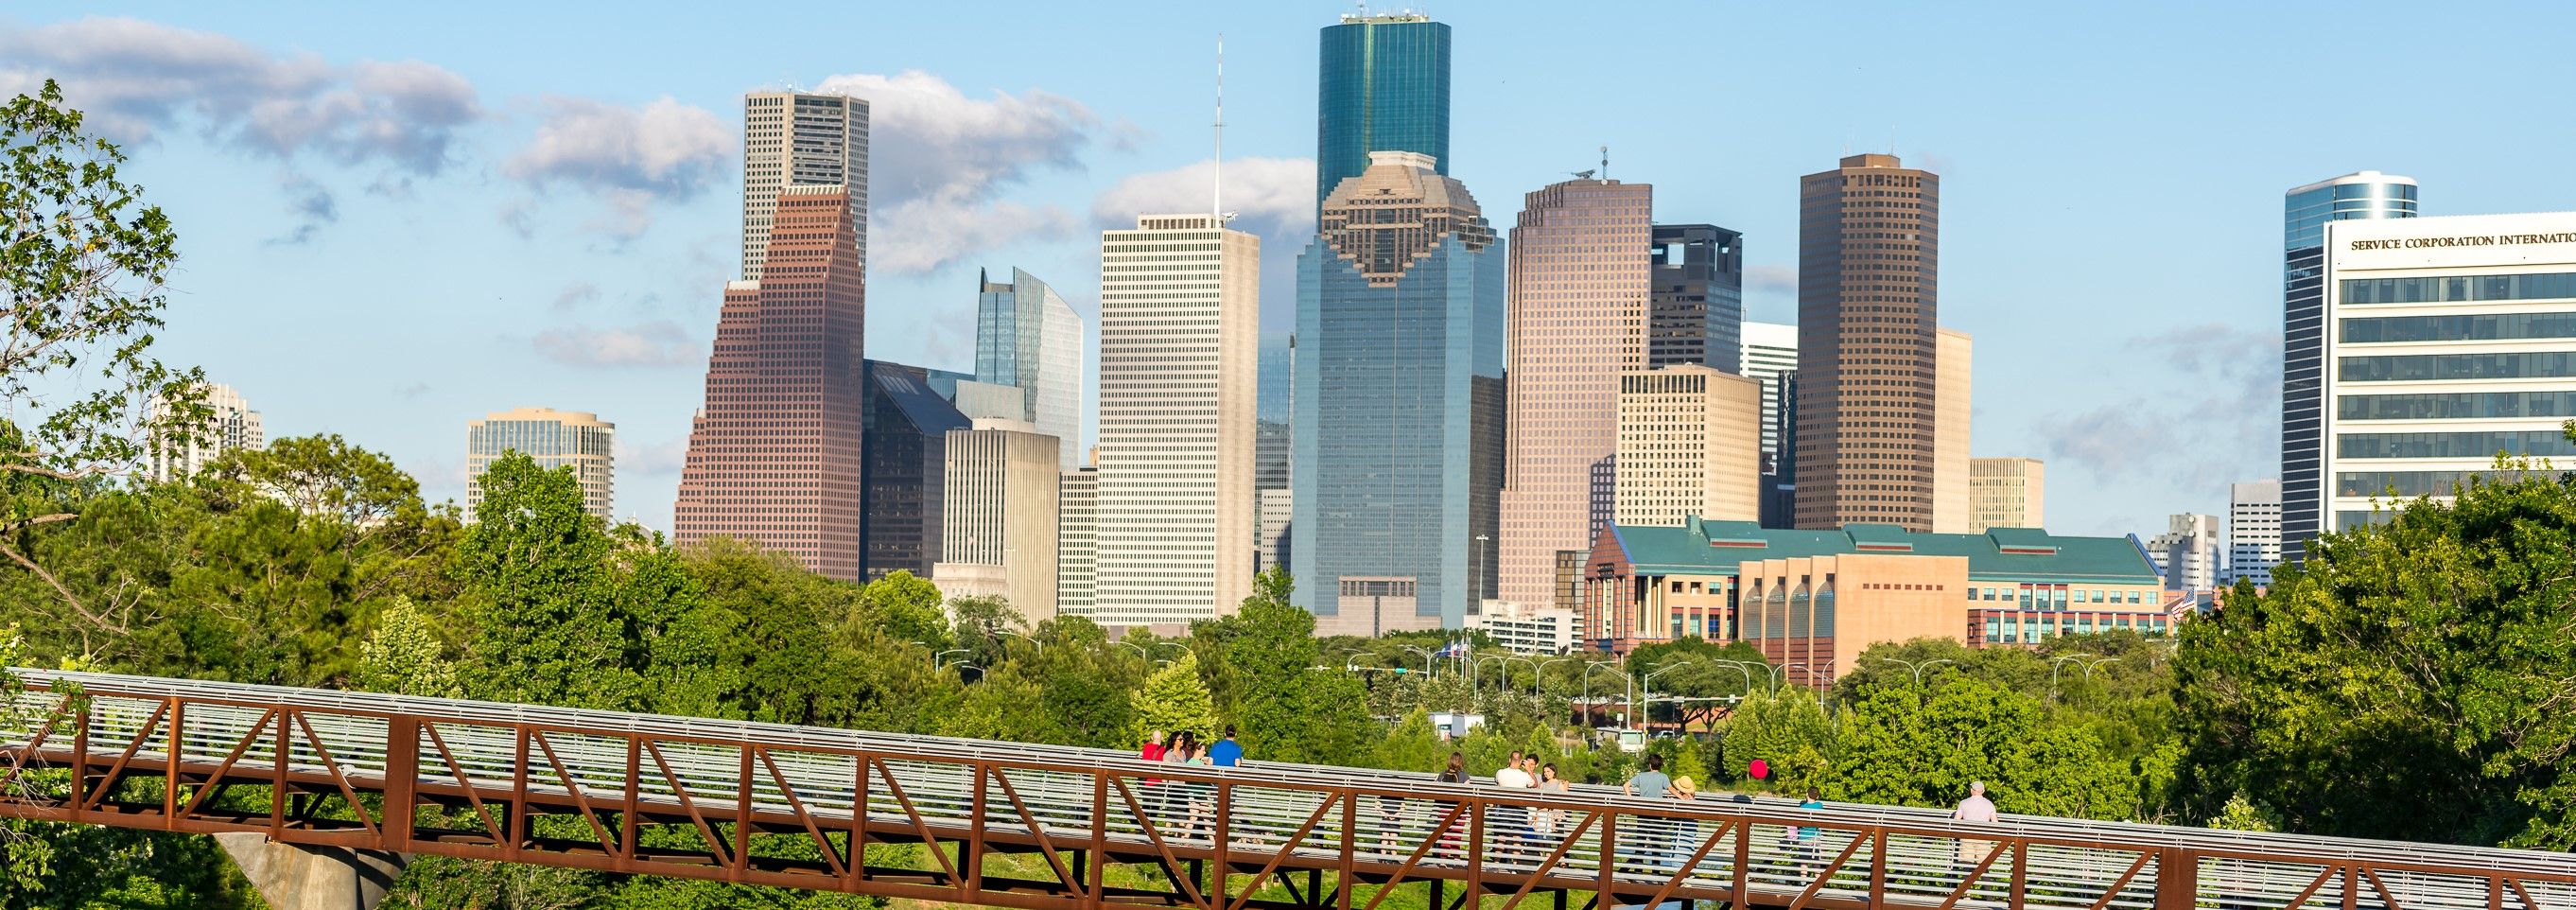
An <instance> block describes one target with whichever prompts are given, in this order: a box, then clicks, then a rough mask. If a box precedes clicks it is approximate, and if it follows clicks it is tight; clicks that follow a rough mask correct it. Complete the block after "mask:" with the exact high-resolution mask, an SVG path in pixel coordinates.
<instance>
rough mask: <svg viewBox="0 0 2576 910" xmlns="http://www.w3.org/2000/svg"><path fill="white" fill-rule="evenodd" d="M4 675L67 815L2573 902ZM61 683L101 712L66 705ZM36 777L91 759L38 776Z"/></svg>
mask: <svg viewBox="0 0 2576 910" xmlns="http://www.w3.org/2000/svg"><path fill="white" fill-rule="evenodd" d="M15 672H16V673H17V675H19V676H20V677H21V678H22V679H24V680H26V681H27V682H28V683H29V686H28V688H27V689H26V691H24V692H22V693H21V694H20V696H19V700H18V705H17V707H18V708H19V710H17V711H15V712H7V713H9V714H10V715H12V716H14V717H16V718H18V719H19V720H20V722H19V723H17V724H16V725H15V726H14V727H12V728H8V729H0V755H5V756H6V759H7V760H6V761H5V762H0V781H8V780H14V781H16V782H18V784H20V786H13V787H8V788H5V793H0V813H6V814H12V815H20V816H28V817H40V818H52V819H58V820H64V821H75V822H88V823H98V824H117V825H128V826H134V827H150V828H163V829H168V830H188V831H217V830H255V831H264V832H267V833H268V834H269V835H270V836H271V837H272V838H275V839H279V840H286V841H293V842H311V843H336V844H344V845H358V846H365V847H369V848H374V849H387V850H397V851H403V850H409V851H417V852H437V853H447V854H451V855H458V856H468V857H476V858H488V859H501V860H507V861H517V862H542V863H554V864H561V865H575V866H584V867H590V868H603V869H614V870H619V871H633V872H654V873H659V874H672V875H689V876H696V877H710V878H725V879H729V880H736V881H753V882H762V883H769V884H785V885H793V886H800V887H813V888H829V889H839V890H849V891H866V892H870V893H881V894H891V895H896V896H913V897H930V898H936V899H949V900H962V901H967V902H981V903H991V904H997V905H1001V906H1014V907H1022V906H1025V907H1030V908H1034V910H1051V908H1057V907H1064V906H1076V907H1098V906H1102V905H1103V904H1104V903H1106V902H1107V901H1106V898H1107V897H1108V895H1109V891H1110V888H1109V886H1108V885H1107V884H1106V883H1105V882H1104V881H1103V878H1102V875H1101V871H1100V869H1101V866H1102V865H1104V864H1107V863H1111V862H1119V863H1141V864H1144V865H1146V866H1148V867H1152V868H1156V869H1161V870H1164V874H1165V875H1166V877H1167V879H1168V880H1169V881H1170V883H1171V887H1170V889H1169V893H1168V894H1166V895H1165V897H1166V898H1167V899H1168V900H1171V901H1174V902H1178V903H1183V904H1187V905H1193V906H1201V907H1208V908H1212V910H1244V908H1246V907H1248V906H1251V905H1253V904H1255V903H1258V904H1261V905H1262V906H1264V907H1269V906H1273V905H1278V904H1280V902H1279V901H1278V900H1277V896H1276V895H1277V892H1278V890H1280V889H1279V888H1278V887H1276V886H1282V885H1285V886H1286V890H1287V891H1289V892H1291V893H1294V892H1296V891H1297V890H1298V889H1296V888H1295V886H1294V884H1293V882H1292V881H1291V879H1290V877H1289V873H1299V872H1302V873H1307V874H1309V875H1312V876H1316V878H1314V879H1310V883H1309V884H1308V886H1307V888H1308V890H1312V889H1313V888H1315V887H1318V886H1317V885H1316V884H1314V883H1313V882H1316V881H1320V880H1321V876H1322V875H1325V874H1330V875H1332V876H1333V879H1332V881H1333V882H1334V883H1335V886H1334V888H1333V889H1332V891H1331V893H1329V894H1320V895H1319V894H1300V895H1298V896H1297V897H1296V899H1295V900H1294V901H1290V902H1287V903H1288V904H1289V905H1295V906H1302V907H1315V908H1320V907H1325V906H1332V907H1336V908H1338V910H1354V908H1357V910H1374V907H1375V904H1376V903H1377V902H1378V901H1379V900H1381V899H1382V895H1383V893H1385V891H1386V889H1389V888H1392V887H1395V886H1399V885H1402V884H1404V883H1408V882H1439V883H1443V884H1442V885H1441V887H1447V886H1463V887H1464V889H1465V891H1466V893H1492V894H1503V895H1510V896H1511V900H1510V901H1509V903H1513V904H1517V903H1518V902H1519V901H1520V900H1522V899H1525V898H1527V897H1529V896H1530V895H1533V894H1539V893H1552V894H1561V893H1566V892H1594V893H1599V894H1606V895H1611V896H1612V902H1614V903H1636V902H1641V901H1652V902H1662V901H1665V900H1671V899H1711V900H1729V901H1733V902H1735V903H1736V904H1737V905H1738V906H1748V905H1753V904H1764V905H1773V906H1782V907H1790V908H1797V910H1803V908H1805V907H1810V906H1817V907H1856V906H1867V907H1881V906H1887V905H1891V904H1895V905H1911V906H1920V907H1925V908H1937V910H1948V908H1952V907H1960V906H1963V905H1973V906H1991V907H1998V908H2009V910H2025V908H2037V910H2110V908H2121V910H2146V908H2155V910H2184V908H2196V907H2212V908H2225V910H2236V908H2280V910H2298V908H2303V907H2314V908H2331V907H2340V908H2343V910H2363V908H2370V910H2538V908H2551V910H2569V908H2576V859H2571V857H2568V856H2567V855H2564V854H2550V853H2537V852H2530V851H2511V850H2490V849H2477V848H2465V847H2452V846H2441V845H2418V844H2390V843H2380V842H2370V841H2355V840H2344V839H2333V838H2303V837H2292V836H2284V835H2255V834H2244V833H2238V832H2219V831H2205V830H2199V829H2187V828H2172V827H2160V826H2145V825H2126V824H2108V823H2091V822H2081V821H2073V820H2065V819H2040V818H2028V817H2008V818H2006V819H2005V820H2003V821H2001V822H1997V823H1992V824H1974V823H1962V822H1955V821H1951V820H1949V819H1948V818H1947V817H1946V815H1945V814H1943V813H1939V812H1933V811H1926V810H1910V809H1898V808H1890V807H1874V806H1852V805H1837V806H1830V807H1827V808H1825V809H1816V810H1806V809H1798V808H1795V807H1792V806H1789V805H1786V804H1781V803H1776V802H1764V803H1757V804H1750V805H1747V804H1741V803H1735V802H1726V801H1720V799H1719V798H1703V799H1701V800H1697V801H1692V802H1675V801H1670V800H1657V799H1642V798H1634V797H1626V796H1622V795H1619V794H1618V793H1616V792H1615V791H1610V790H1604V789H1600V788H1581V789H1578V790H1576V791H1573V792H1568V793H1562V794H1536V793H1533V792H1531V791H1508V790H1502V789H1498V788H1494V787H1490V786H1458V785H1449V784H1441V783H1437V782H1434V781H1430V780H1427V779H1424V778H1423V777H1421V776H1419V775H1403V774H1395V773H1387V772H1373V771H1363V770H1357V769H1348V768H1331V767H1320V766H1297V765H1270V764H1259V763H1256V764H1254V765H1251V766H1248V767H1243V768H1234V769H1209V768H1198V767H1180V766H1173V765H1162V764H1147V763H1143V762H1140V761H1137V760H1135V759H1134V758H1132V757H1130V756H1126V755H1122V754H1118V753H1107V752H1100V751H1097V750H1080V749H1062V748H1052V747H1039V746H1026V745H1020V744H1001V743H986V742H977V741H969V740H954V739H942V738H933V737H904V736H893V735H887V734H874V733H864V732H855V731H842V730H828V729H820V728H802V727H788V726H782V725H772V724H740V723H729V722H722V721H707V720H703V719H690V718H667V717H656V716H649V715H632V714H617V713H610V712H590V711H574V710H567V709H552V708H530V707H525V706H508V705H493V704H488V703H479V702H467V701H450V700H438V699H408V698H395V697H389V696H369V695H363V694H356V693H336V692H317V691H312V690H294V689H278V688H272V687H259V686H238V685H220V684H204V683H191V682H186V681H176V680H156V679H147V678H138V677H120V676H106V675H95V674H52V673H41V672H33V671H15ZM70 684H77V686H78V687H79V688H80V689H81V690H82V691H83V692H84V693H85V694H84V697H83V698H81V699H78V700H67V699H66V697H65V693H66V692H68V691H69V690H70V689H71V685H70ZM64 712H70V713H68V714H66V713H64ZM55 715H60V716H55ZM47 767H51V768H60V769H66V770H70V771H72V772H74V773H71V774H68V775H58V777H60V778H62V781H61V783H59V784H53V785H48V786H46V787H29V786H25V785H26V784H28V783H31V782H35V781H38V780H39V779H40V778H39V777H37V776H31V775H30V774H28V773H27V772H28V771H30V770H33V769H39V768H47ZM44 779H47V780H50V778H44ZM281 784H282V786H281ZM244 785H248V786H254V787H265V788H267V790H268V805H266V806H265V807H259V806H252V807H248V808H245V807H244V806H243V805H242V804H241V802H240V801H239V800H232V801H226V800H223V799H219V798H214V797H215V794H216V793H217V792H219V791H221V790H223V789H224V788H226V787H240V786H244ZM316 806H325V807H328V811H316V809H315V807H316ZM263 808H264V809H265V811H264V812H262V811H258V810H260V809H263ZM430 808H438V809H441V810H443V811H442V812H425V811H423V810H426V809H430ZM546 817H551V818H554V819H556V820H557V821H558V822H560V824H557V825H554V826H553V827H552V828H551V829H550V830H551V831H552V832H553V836H552V837H541V836H540V833H541V832H539V831H538V830H537V826H536V825H534V824H533V823H532V820H533V819H537V818H546ZM646 825H660V826H670V827H677V828H680V829H683V830H694V831H696V832H697V833H698V835H699V838H698V840H699V841H700V844H699V847H698V848H696V849H693V850H686V851H676V852H675V851H673V850H671V849H667V848H665V849H656V848H650V847H646V846H644V845H643V844H642V843H641V841H640V838H639V837H638V833H637V832H638V828H639V827H641V826H646ZM566 829H570V830H572V831H574V832H577V833H575V834H571V835H566V834H565V833H564V832H565V830H566ZM755 837H761V838H771V837H786V838H790V839H794V838H799V837H802V838H806V839H807V840H809V841H810V842H811V843H812V844H813V845H814V848H815V852H817V853H819V854H821V856H822V859H821V860H820V861H815V862H806V863H803V864H801V865H800V864H796V863H785V862H779V861H774V858H763V857H759V856H756V855H755V853H756V851H755V850H754V849H753V845H752V841H753V838H755ZM892 842H905V843H917V844H926V845H929V846H930V847H932V849H930V850H927V851H924V854H923V856H924V860H925V863H926V865H927V868H923V869H916V870H910V871H909V872H906V871H904V870H892V869H880V868H872V867H870V866H868V864H867V858H866V857H865V856H864V855H863V851H861V850H857V849H853V847H852V845H853V844H854V843H892ZM1000 854H1017V855H1020V856H1023V857H1031V858H1035V859H1036V860H1037V861H1038V864H1039V865H1038V868H1040V869H1041V870H1042V871H1043V872H1044V874H1045V878H1041V879H1039V880H1037V881H1034V882H1028V881H1016V882H1014V881H1004V880H1002V879H1001V878H999V877H996V876H995V875H994V874H993V873H992V872H991V871H990V870H988V869H987V868H986V865H987V858H988V857H989V856H993V855H1000ZM1359 883H1366V884H1369V885H1373V886H1374V888H1375V889H1374V890H1371V889H1366V888H1358V887H1351V885H1356V884H1359ZM1263 889H1271V890H1270V891H1269V892H1267V894H1268V895H1269V896H1261V897H1256V896H1255V895H1256V893H1263Z"/></svg>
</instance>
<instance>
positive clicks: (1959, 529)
mask: <svg viewBox="0 0 2576 910" xmlns="http://www.w3.org/2000/svg"><path fill="white" fill-rule="evenodd" d="M1935 350H1936V353H1935V355H1934V356H1933V358H1932V372H1933V376H1932V531H1933V533H1936V534H1974V533H1977V532H1978V531H1979V530H1982V529H1980V528H1976V527H1972V525H1974V524H1975V523H1976V521H1975V519H1974V518H1973V517H1971V516H1970V512H1971V510H1970V508H1969V507H1968V411H1969V405H1968V391H1969V389H1968V385H1969V382H1968V378H1969V376H1970V375H1971V372H1970V370H1969V366H1968V364H1969V362H1970V355H1971V352H1972V351H1973V350H1974V339H1971V338H1970V337H1969V336H1968V333H1966V332H1962V331H1959V330H1958V329H1953V328H1946V327H1945V328H1943V329H1941V330H1940V339H1939V341H1938V342H1937V343H1936V344H1935Z"/></svg>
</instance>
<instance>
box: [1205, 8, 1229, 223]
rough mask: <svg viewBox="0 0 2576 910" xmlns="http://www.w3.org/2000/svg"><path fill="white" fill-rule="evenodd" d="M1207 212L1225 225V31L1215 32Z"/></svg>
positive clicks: (1217, 221)
mask: <svg viewBox="0 0 2576 910" xmlns="http://www.w3.org/2000/svg"><path fill="white" fill-rule="evenodd" d="M1208 214H1209V215H1212V216H1215V218H1216V226H1217V227H1220V228H1222V227H1225V33H1224V32H1218V33H1216V185H1215V186H1212V187H1209V188H1208Z"/></svg>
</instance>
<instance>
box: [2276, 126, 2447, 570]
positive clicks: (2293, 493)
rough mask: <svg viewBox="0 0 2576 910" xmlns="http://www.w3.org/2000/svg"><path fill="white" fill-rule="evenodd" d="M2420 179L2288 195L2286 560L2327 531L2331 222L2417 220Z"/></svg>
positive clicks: (2319, 185)
mask: <svg viewBox="0 0 2576 910" xmlns="http://www.w3.org/2000/svg"><path fill="white" fill-rule="evenodd" d="M2415 190H2416V187H2415V179H2414V178H2412V177H2398V176H2395V175H2391V174H2382V173H2380V172H2378V171H2362V172H2360V173H2356V174H2346V175H2344V176H2341V177H2336V178H2333V179H2331V180H2320V181H2317V182H2315V183H2311V184H2308V185H2306V186H2303V187H2299V188H2297V189H2293V190H2290V191H2289V192H2287V193H2284V194H2282V197H2281V210H2282V219H2281V221H2282V263H2283V269H2282V277H2281V560H2282V561H2283V562H2286V563H2292V564H2296V563H2298V562H2300V561H2301V560H2303V559H2305V558H2306V557H2307V553H2308V540H2309V539H2311V538H2314V537H2316V536H2317V534H2318V533H2319V532H2320V531H2321V530H2323V529H2324V528H2325V525H2326V524H2327V522H2325V520H2324V516H2325V509H2324V504H2323V503H2322V502H2320V501H2319V497H2320V495H2321V493H2322V491H2323V489H2324V487H2325V484H2324V483H2323V482H2322V474H2321V472H2322V471H2323V470H2324V466H2325V450H2324V446H2325V438H2326V413H2325V408H2324V402H2325V397H2324V395H2325V379H2326V335H2325V332H2326V328H2325V326H2326V293H2325V273H2326V248H2325V233H2326V222H2328V221H2345V220H2349V219H2354V218H2413V217H2415V215H2416V211H2415Z"/></svg>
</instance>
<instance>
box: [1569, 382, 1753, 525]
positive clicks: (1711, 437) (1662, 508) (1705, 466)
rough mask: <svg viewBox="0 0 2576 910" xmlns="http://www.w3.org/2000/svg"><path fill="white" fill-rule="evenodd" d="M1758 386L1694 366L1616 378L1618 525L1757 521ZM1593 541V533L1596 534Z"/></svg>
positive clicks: (1615, 493) (1615, 506)
mask: <svg viewBox="0 0 2576 910" xmlns="http://www.w3.org/2000/svg"><path fill="white" fill-rule="evenodd" d="M1761 421H1762V385H1761V384H1760V383H1757V382H1754V381H1753V380H1750V379H1746V378H1744V377H1742V376H1735V375H1730V374H1727V373H1723V372H1720V371H1718V370H1716V369H1713V368H1710V367H1704V366H1700V365H1698V364H1674V365H1672V366H1667V367H1664V368H1662V369H1656V370H1630V371H1628V372H1626V373H1623V374H1621V375H1620V377H1619V451H1618V455H1617V457H1616V458H1615V459H1614V460H1613V462H1612V468H1611V473H1612V477H1613V480H1612V484H1613V494H1612V499H1611V503H1612V506H1611V508H1612V510H1613V515H1614V517H1615V518H1616V520H1617V521H1618V523H1619V524H1623V525H1647V526H1653V527H1662V528H1678V527H1682V526H1683V525H1684V524H1685V523H1686V522H1688V521H1689V520H1690V519H1693V518H1701V519H1707V520H1710V521H1755V520H1758V519H1760V518H1761V517H1762V499H1761V495H1760V494H1761V490H1762V450H1761V442H1762V440H1761V435H1762V427H1761ZM1595 533H1596V534H1597V533H1598V529H1595Z"/></svg>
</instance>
